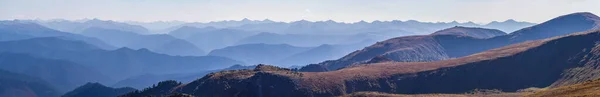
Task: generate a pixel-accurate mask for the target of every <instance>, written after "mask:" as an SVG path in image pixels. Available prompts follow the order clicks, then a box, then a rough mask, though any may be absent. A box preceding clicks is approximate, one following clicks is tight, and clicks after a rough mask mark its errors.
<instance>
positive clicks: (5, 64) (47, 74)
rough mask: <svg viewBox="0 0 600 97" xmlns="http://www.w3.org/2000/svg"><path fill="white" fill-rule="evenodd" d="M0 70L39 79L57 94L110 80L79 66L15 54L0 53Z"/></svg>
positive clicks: (92, 70) (61, 61)
mask: <svg viewBox="0 0 600 97" xmlns="http://www.w3.org/2000/svg"><path fill="white" fill-rule="evenodd" d="M0 69H2V70H6V71H10V72H15V73H20V74H24V75H28V76H32V77H37V78H41V79H43V80H45V81H47V82H48V83H50V84H52V85H54V86H55V89H56V90H58V91H59V92H67V91H69V90H71V89H74V88H76V87H78V86H79V85H81V84H84V83H87V82H108V81H110V80H111V79H110V78H109V77H107V76H104V75H102V74H101V73H100V72H99V71H97V70H95V69H91V68H88V67H87V66H84V65H81V64H76V63H73V62H70V61H65V60H55V59H44V58H36V57H33V56H30V55H25V54H15V53H0Z"/></svg>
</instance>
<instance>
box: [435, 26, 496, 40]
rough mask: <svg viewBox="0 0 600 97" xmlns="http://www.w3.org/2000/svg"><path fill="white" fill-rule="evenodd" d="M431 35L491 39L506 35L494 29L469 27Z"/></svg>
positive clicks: (453, 28)
mask: <svg viewBox="0 0 600 97" xmlns="http://www.w3.org/2000/svg"><path fill="white" fill-rule="evenodd" d="M431 35H463V36H470V37H475V38H492V37H496V36H502V35H506V33H504V32H502V31H500V30H496V29H486V28H470V27H460V26H456V27H452V28H448V29H443V30H440V31H436V32H433V33H432V34H431Z"/></svg>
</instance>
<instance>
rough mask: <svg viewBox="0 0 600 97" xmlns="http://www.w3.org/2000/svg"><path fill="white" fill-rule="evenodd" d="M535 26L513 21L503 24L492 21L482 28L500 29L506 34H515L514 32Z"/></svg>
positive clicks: (503, 22)
mask: <svg viewBox="0 0 600 97" xmlns="http://www.w3.org/2000/svg"><path fill="white" fill-rule="evenodd" d="M533 25H535V23H529V22H520V21H515V20H513V19H508V20H506V21H502V22H498V21H492V22H490V23H488V24H485V25H483V26H482V27H484V28H494V29H499V30H502V31H504V32H514V31H517V30H519V29H522V28H524V27H529V26H533Z"/></svg>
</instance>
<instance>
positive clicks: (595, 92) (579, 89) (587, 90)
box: [526, 80, 600, 97]
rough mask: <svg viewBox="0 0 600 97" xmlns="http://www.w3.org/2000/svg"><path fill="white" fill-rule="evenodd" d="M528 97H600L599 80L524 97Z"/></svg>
mask: <svg viewBox="0 0 600 97" xmlns="http://www.w3.org/2000/svg"><path fill="white" fill-rule="evenodd" d="M526 96H528V97H549V96H554V97H598V96H600V80H592V81H586V82H584V83H580V84H575V85H569V86H562V87H557V88H553V89H548V90H542V91H538V92H536V93H533V94H530V95H526Z"/></svg>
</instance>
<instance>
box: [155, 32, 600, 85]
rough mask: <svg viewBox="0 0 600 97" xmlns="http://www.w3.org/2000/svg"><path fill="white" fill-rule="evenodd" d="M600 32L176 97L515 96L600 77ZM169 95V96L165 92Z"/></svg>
mask: <svg viewBox="0 0 600 97" xmlns="http://www.w3.org/2000/svg"><path fill="white" fill-rule="evenodd" d="M597 41H600V31H591V32H582V33H576V34H573V35H568V36H563V37H555V38H550V39H544V40H538V41H531V42H525V43H520V44H515V45H510V46H507V47H502V48H498V49H493V50H489V51H486V52H482V53H477V54H474V55H470V56H467V57H462V58H456V59H449V60H443V61H435V62H389V61H385V62H383V63H373V64H365V65H356V66H352V67H348V68H344V69H340V70H337V71H330V72H295V71H292V70H288V69H281V68H277V67H270V66H258V67H257V68H256V69H254V70H237V71H223V72H218V73H213V74H209V75H207V76H205V77H203V78H201V79H198V80H196V81H193V82H191V83H188V84H183V85H181V86H178V87H176V88H174V89H172V90H169V91H172V92H178V93H185V94H191V95H194V96H200V97H210V96H236V95H238V96H239V95H244V96H258V97H265V96H269V97H282V96H339V95H345V94H349V93H353V92H359V91H378V92H386V93H397V94H428V93H464V92H468V91H471V90H474V89H498V90H502V91H506V92H515V91H517V90H519V89H525V88H530V87H557V86H564V85H570V84H575V83H579V82H585V81H587V80H591V79H597V78H600V76H599V75H598V73H600V72H598V70H597V69H596V68H593V67H597V66H598V65H599V64H597V63H595V62H597V61H599V60H600V57H599V56H600V45H598V43H597ZM164 95H166V94H164Z"/></svg>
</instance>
